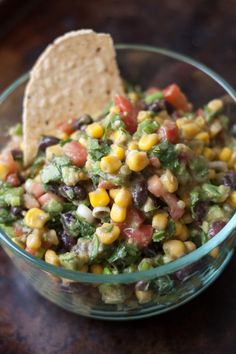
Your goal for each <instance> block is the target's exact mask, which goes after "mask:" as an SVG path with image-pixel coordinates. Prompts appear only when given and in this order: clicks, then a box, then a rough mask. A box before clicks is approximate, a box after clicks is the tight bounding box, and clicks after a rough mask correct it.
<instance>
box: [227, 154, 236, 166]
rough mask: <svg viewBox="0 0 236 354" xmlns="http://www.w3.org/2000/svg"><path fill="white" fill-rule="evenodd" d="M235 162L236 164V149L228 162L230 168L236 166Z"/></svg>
mask: <svg viewBox="0 0 236 354" xmlns="http://www.w3.org/2000/svg"><path fill="white" fill-rule="evenodd" d="M235 164H236V151H233V153H232V155H231V157H230V160H229V162H228V166H229V168H234V169H236V168H235Z"/></svg>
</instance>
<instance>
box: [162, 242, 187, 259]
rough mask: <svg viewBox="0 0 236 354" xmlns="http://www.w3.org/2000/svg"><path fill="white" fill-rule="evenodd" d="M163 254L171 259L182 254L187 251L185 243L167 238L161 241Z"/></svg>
mask: <svg viewBox="0 0 236 354" xmlns="http://www.w3.org/2000/svg"><path fill="white" fill-rule="evenodd" d="M163 250H164V252H165V254H166V255H167V256H168V257H169V258H170V259H171V260H172V259H177V258H180V257H182V256H184V255H185V254H186V253H187V248H186V246H185V244H184V243H183V242H182V241H180V240H168V241H165V242H164V243H163Z"/></svg>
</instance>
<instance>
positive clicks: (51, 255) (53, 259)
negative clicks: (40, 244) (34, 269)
mask: <svg viewBox="0 0 236 354" xmlns="http://www.w3.org/2000/svg"><path fill="white" fill-rule="evenodd" d="M44 259H45V262H47V263H49V264H52V265H54V266H59V265H60V264H61V263H60V259H59V257H58V255H57V254H56V252H55V251H53V250H47V251H46V253H45V256H44Z"/></svg>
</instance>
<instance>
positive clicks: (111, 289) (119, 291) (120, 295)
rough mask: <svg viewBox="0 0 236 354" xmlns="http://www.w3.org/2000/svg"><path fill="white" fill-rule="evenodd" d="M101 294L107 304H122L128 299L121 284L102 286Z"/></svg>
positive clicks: (100, 288)
mask: <svg viewBox="0 0 236 354" xmlns="http://www.w3.org/2000/svg"><path fill="white" fill-rule="evenodd" d="M99 292H100V293H101V295H102V300H103V301H104V302H105V304H113V305H115V304H122V303H123V302H124V301H125V299H126V294H125V290H124V287H123V286H122V285H121V284H106V283H104V284H102V285H100V286H99Z"/></svg>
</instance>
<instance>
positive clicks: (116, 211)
mask: <svg viewBox="0 0 236 354" xmlns="http://www.w3.org/2000/svg"><path fill="white" fill-rule="evenodd" d="M126 213H127V210H126V208H121V207H119V206H118V205H116V204H115V203H114V204H113V205H112V208H111V213H110V217H111V219H112V221H114V222H123V221H125V219H126Z"/></svg>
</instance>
